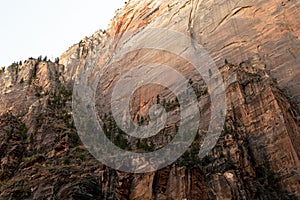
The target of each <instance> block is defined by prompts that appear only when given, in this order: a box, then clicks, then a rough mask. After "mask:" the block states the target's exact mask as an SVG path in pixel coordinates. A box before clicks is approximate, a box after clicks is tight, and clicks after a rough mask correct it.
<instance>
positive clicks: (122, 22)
mask: <svg viewBox="0 0 300 200" xmlns="http://www.w3.org/2000/svg"><path fill="white" fill-rule="evenodd" d="M299 5H300V2H298V1H296V0H290V1H283V2H282V1H280V2H276V1H267V0H260V1H243V0H242V1H225V0H224V1H222V0H218V1H196V0H194V1H158V0H147V1H137V0H136V1H129V2H128V3H127V4H126V5H125V7H124V8H123V9H121V10H119V11H117V12H116V16H115V18H114V19H113V20H112V22H111V23H110V25H109V27H108V29H107V31H105V32H102V31H97V32H96V33H95V34H94V35H93V36H91V37H89V38H87V37H86V38H84V39H83V40H82V41H80V43H78V44H76V45H74V46H72V47H71V48H70V49H69V50H67V51H66V52H65V53H64V54H63V55H62V56H61V58H60V64H58V63H52V62H49V61H41V60H37V59H28V60H27V61H25V62H23V64H21V65H18V64H14V65H12V66H10V67H9V68H8V69H6V70H5V71H4V72H1V73H0V95H1V98H0V100H1V104H0V159H1V163H0V164H1V170H0V172H1V173H0V198H3V199H203V200H204V199H222V200H223V199H237V200H238V199H299V198H300V172H299V169H300V162H299V156H300V136H299V133H300V127H299V123H298V122H297V116H299V102H300V99H299V92H300V89H299V86H298V85H297V84H298V82H297V81H299V70H300V64H299V57H300V55H299V54H300V52H299V49H300V43H299V34H300V27H299V26H300V23H299V19H297V17H298V16H299V14H297V13H298V12H297V11H299ZM143 27H156V28H169V29H172V30H176V31H179V32H181V33H184V34H186V35H188V36H190V37H191V38H193V39H194V40H195V41H197V42H198V43H199V44H201V45H202V46H203V47H205V48H206V49H207V50H208V52H209V53H210V55H211V56H212V58H213V59H214V61H215V62H216V65H217V67H218V68H219V71H220V73H221V75H222V78H223V80H224V83H225V87H226V101H227V115H226V122H225V125H224V129H223V131H222V134H221V137H220V138H219V140H218V142H217V145H216V146H215V147H214V149H213V150H212V151H211V152H210V153H209V154H208V155H207V156H205V157H204V158H203V159H202V160H200V159H199V158H197V156H196V155H197V152H198V151H199V148H200V145H201V142H202V139H203V136H204V135H205V133H206V130H207V127H208V124H209V122H210V114H211V113H210V112H211V109H210V105H211V102H210V98H209V91H208V90H207V86H206V84H205V83H204V81H203V80H202V78H201V77H198V76H195V75H193V74H194V71H195V69H193V66H191V64H190V63H188V62H187V61H186V60H184V59H182V58H180V57H174V55H172V54H171V53H168V52H164V53H163V54H162V53H161V52H158V51H154V50H153V51H149V50H148V51H144V50H141V51H138V52H133V53H131V54H128V55H126V56H125V57H124V58H122V59H121V60H119V61H118V62H116V63H115V64H114V65H113V66H110V67H109V68H106V69H105V70H104V72H103V73H102V74H101V80H100V81H99V84H98V87H97V97H96V111H97V112H98V115H99V117H100V118H101V119H102V120H103V123H104V124H105V126H106V128H107V133H106V134H107V135H108V136H109V138H110V139H111V140H112V141H114V143H115V144H117V145H120V146H122V145H124V141H127V140H128V137H126V136H124V134H121V133H120V132H119V131H118V129H117V127H116V125H115V123H114V122H113V120H111V117H112V116H111V114H110V105H109V103H110V98H111V93H112V91H113V90H114V86H115V85H116V82H117V81H118V79H119V78H120V77H121V76H122V74H124V73H125V72H127V71H128V70H130V69H131V68H132V67H133V66H134V65H135V64H136V63H150V62H152V63H155V62H159V63H164V64H166V65H168V66H170V67H173V68H175V69H177V70H178V71H179V72H180V73H181V74H183V75H184V76H186V77H187V79H191V81H192V82H191V83H190V84H191V86H192V87H193V89H195V90H196V91H197V93H196V94H197V99H198V105H199V110H200V111H201V116H202V118H201V122H200V124H199V131H198V136H197V137H196V138H195V142H194V143H193V144H192V145H191V147H190V149H189V150H187V152H186V153H185V154H184V155H182V156H181V158H179V159H178V160H177V161H176V162H175V163H173V164H172V165H170V166H168V167H165V168H163V169H161V170H158V171H156V172H151V173H145V174H131V173H124V172H119V171H116V170H114V169H111V168H109V167H106V166H105V165H103V164H101V163H100V162H99V161H97V160H96V159H95V158H93V157H92V156H91V155H90V154H89V153H88V151H87V150H86V148H85V147H84V145H83V144H82V143H81V141H80V139H79V137H78V135H77V132H76V127H75V126H74V122H73V119H72V109H71V100H72V86H73V83H74V79H75V77H76V75H77V73H78V70H80V69H83V68H84V69H86V67H87V66H94V67H95V68H97V67H100V69H101V66H102V65H103V63H105V62H107V61H109V62H111V63H114V62H115V61H116V58H115V57H114V55H116V54H117V53H118V51H119V50H120V49H121V50H122V47H124V45H125V44H126V45H128V44H129V45H132V46H134V45H137V44H135V41H136V38H139V39H143V38H145V39H147V37H148V36H147V35H145V32H143V30H138V31H137V28H143ZM129 30H131V31H133V33H134V34H130V35H129V36H128V35H126V34H125V32H127V31H129ZM114 35H117V36H118V37H114V38H112V36H114ZM124 37H128V38H126V40H125V41H126V43H123V41H124ZM162 42H163V41H162ZM174 42H176V38H174ZM166 45H167V44H166ZM176 48H179V49H177V50H179V51H180V50H181V49H180V48H182V46H180V45H178V46H176ZM183 50H184V49H182V51H183ZM95 55H97V56H98V57H97V59H96V60H95V59H93V58H94V57H95ZM225 59H226V63H225V64H224V60H225ZM231 63H233V64H231ZM149 73H150V72H149ZM93 78H94V76H91V80H93ZM132 78H134V77H132ZM275 79H276V80H275ZM157 94H159V95H160V100H159V101H160V102H161V103H162V104H163V105H164V107H165V108H166V110H167V111H168V112H169V118H170V124H169V125H168V127H166V128H165V129H164V130H163V131H162V132H160V134H158V136H157V137H155V138H154V140H153V144H151V145H152V146H151V147H150V146H148V143H147V142H145V141H139V145H138V144H137V143H138V142H137V140H136V139H133V140H129V141H127V142H128V143H129V146H130V149H131V150H132V151H136V152H145V151H148V150H149V148H151V149H152V150H153V149H157V148H161V146H162V145H163V144H165V142H166V141H169V140H170V138H172V137H173V136H174V135H175V134H176V121H177V120H178V116H177V114H178V113H177V109H178V103H176V100H174V95H173V94H172V93H171V92H170V91H169V90H167V89H165V88H162V87H159V86H157V85H148V86H147V87H145V88H141V89H139V90H137V91H135V92H134V93H133V96H132V98H131V102H130V109H131V113H130V114H131V116H130V117H131V118H132V119H134V121H135V122H136V123H141V124H143V122H141V121H140V120H137V118H138V117H137V116H138V115H139V119H140V117H141V116H144V117H145V118H144V121H147V119H148V118H147V113H148V109H149V107H150V106H151V105H153V104H154V103H155V102H157V101H158V100H157ZM126 117H129V116H126ZM170 156H171V155H170Z"/></svg>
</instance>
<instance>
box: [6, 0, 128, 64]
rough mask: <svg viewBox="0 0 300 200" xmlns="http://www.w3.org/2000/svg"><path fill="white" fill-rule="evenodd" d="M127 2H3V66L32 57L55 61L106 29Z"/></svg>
mask: <svg viewBox="0 0 300 200" xmlns="http://www.w3.org/2000/svg"><path fill="white" fill-rule="evenodd" d="M125 1H126V0H84V1H83V0H1V6H0V67H2V66H6V67H7V66H9V65H10V64H11V63H12V62H14V61H16V62H19V61H21V60H22V61H24V60H26V59H27V58H29V57H35V58H37V57H38V56H40V55H42V56H47V57H48V58H50V59H51V58H52V60H54V59H55V58H56V57H59V56H60V55H61V54H62V53H63V52H64V51H66V50H67V49H68V48H69V47H70V46H72V45H73V44H76V43H78V42H79V41H80V40H81V39H82V38H84V37H85V36H90V35H92V34H93V33H94V32H95V31H97V30H99V29H103V30H104V29H106V27H107V25H108V23H109V22H110V20H111V19H112V18H113V17H114V13H115V11H116V10H117V9H118V8H121V7H123V5H124V2H125Z"/></svg>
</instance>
